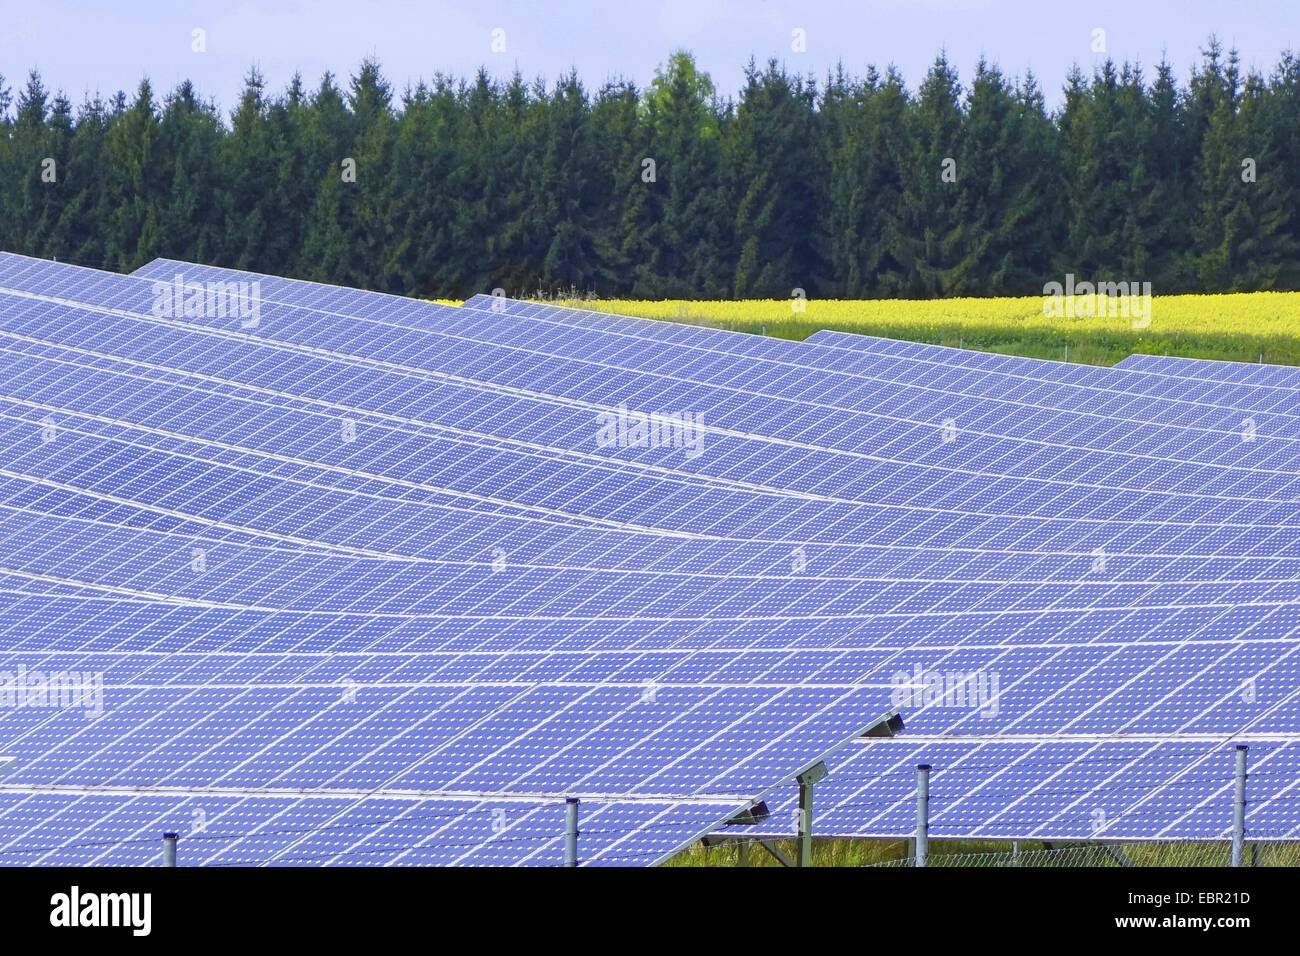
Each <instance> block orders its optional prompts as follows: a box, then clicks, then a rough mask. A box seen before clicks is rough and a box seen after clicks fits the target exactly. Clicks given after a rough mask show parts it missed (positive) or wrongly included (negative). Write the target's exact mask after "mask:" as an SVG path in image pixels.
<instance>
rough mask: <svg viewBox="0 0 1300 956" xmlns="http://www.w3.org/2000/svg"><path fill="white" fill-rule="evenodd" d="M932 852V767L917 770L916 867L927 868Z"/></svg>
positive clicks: (920, 766) (922, 766) (925, 766)
mask: <svg viewBox="0 0 1300 956" xmlns="http://www.w3.org/2000/svg"><path fill="white" fill-rule="evenodd" d="M929 850H930V765H929V764H928V763H923V764H921V765H919V766H918V767H917V768H916V865H917V866H925V861H926V858H927V857H928V856H929Z"/></svg>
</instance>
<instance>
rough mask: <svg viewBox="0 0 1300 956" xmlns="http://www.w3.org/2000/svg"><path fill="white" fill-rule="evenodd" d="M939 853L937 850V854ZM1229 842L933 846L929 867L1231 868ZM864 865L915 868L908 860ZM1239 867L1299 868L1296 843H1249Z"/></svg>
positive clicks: (1299, 860) (1299, 861)
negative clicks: (948, 849)
mask: <svg viewBox="0 0 1300 956" xmlns="http://www.w3.org/2000/svg"><path fill="white" fill-rule="evenodd" d="M936 850H937V852H936ZM1231 863H1232V845H1231V844H1230V843H1137V844H1117V843H1079V844H1070V845H1068V846H1051V847H1039V846H1037V845H1036V846H1035V848H1034V849H1028V848H1025V847H1017V846H1012V847H1009V848H1007V849H997V850H990V851H987V852H974V853H971V852H945V851H943V850H942V849H937V848H936V847H935V845H933V844H932V845H931V851H930V853H929V854H928V855H927V858H926V865H927V866H971V867H993V866H1076V867H1080V866H1147V867H1151V866H1230V865H1231ZM864 865H866V866H915V865H916V861H915V859H914V858H913V857H911V856H900V857H897V858H895V859H892V860H882V861H880V862H876V863H868V864H864ZM1242 865H1243V866H1298V865H1300V844H1298V843H1288V842H1282V841H1269V842H1262V843H1247V844H1246V847H1245V853H1244V854H1243V859H1242Z"/></svg>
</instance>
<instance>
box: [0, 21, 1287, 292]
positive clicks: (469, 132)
mask: <svg viewBox="0 0 1300 956" xmlns="http://www.w3.org/2000/svg"><path fill="white" fill-rule="evenodd" d="M0 133H2V134H3V135H0V248H4V249H7V250H9V251H13V252H21V253H26V254H29V255H35V256H41V257H46V258H58V259H60V260H65V261H70V262H76V263H82V264H86V265H93V266H97V267H102V268H108V269H114V270H131V269H134V268H136V267H138V266H139V265H141V264H143V263H145V262H147V261H149V260H150V259H153V258H155V257H158V256H169V257H172V258H176V259H183V260H192V261H199V262H204V263H210V264H215V265H223V266H232V267H236V268H241V269H251V270H254V271H258V272H266V273H274V274H279V275H289V276H298V277H302V278H308V279H314V280H317V281H322V282H330V283H339V284H344V285H351V286H358V287H363V288H370V289H379V290H384V291H390V292H397V293H404V294H413V295H420V296H426V297H440V296H449V297H461V296H467V295H470V294H473V293H475V292H481V291H487V290H491V289H494V288H501V289H504V290H506V291H507V292H508V293H510V294H531V293H534V292H536V291H539V290H540V291H550V292H554V291H567V290H573V289H576V290H578V291H582V292H588V291H590V292H595V293H598V294H601V295H611V296H614V295H617V296H630V297H645V298H664V297H682V298H731V297H780V298H784V297H789V296H791V295H796V294H798V293H796V292H795V291H794V290H803V293H804V294H806V295H808V296H821V297H842V298H847V297H878V296H902V297H933V296H948V295H1003V294H1040V293H1041V292H1042V288H1043V286H1044V284H1045V283H1046V282H1048V281H1051V280H1059V279H1060V277H1061V276H1062V275H1064V274H1065V273H1067V272H1068V273H1074V274H1076V275H1078V276H1080V277H1082V278H1086V279H1089V280H1092V281H1117V280H1127V281H1149V282H1151V283H1152V286H1153V288H1154V290H1155V292H1156V293H1157V294H1161V293H1172V292H1226V291H1236V290H1254V289H1274V288H1276V289H1283V288H1287V289H1294V288H1300V256H1297V252H1298V251H1300V207H1298V206H1297V194H1296V187H1295V185H1294V183H1295V179H1296V175H1297V174H1300V60H1297V59H1296V58H1295V57H1294V56H1293V55H1292V54H1291V53H1289V52H1288V53H1286V54H1283V55H1282V57H1281V58H1280V60H1279V62H1278V63H1277V65H1276V67H1275V68H1274V69H1273V70H1272V72H1271V73H1270V74H1268V75H1267V76H1265V75H1262V74H1260V73H1258V72H1256V71H1245V70H1243V69H1242V67H1241V65H1240V63H1239V59H1238V57H1237V55H1236V53H1235V52H1233V51H1228V52H1225V51H1224V50H1223V49H1222V47H1221V46H1220V44H1219V43H1218V42H1217V41H1215V40H1214V39H1213V38H1211V40H1210V41H1209V43H1208V45H1207V48H1206V49H1205V50H1203V51H1202V53H1201V59H1200V61H1199V62H1198V63H1197V64H1196V66H1195V67H1194V68H1193V70H1192V71H1191V75H1190V79H1189V80H1188V82H1187V83H1186V84H1185V85H1180V84H1179V82H1178V81H1177V79H1176V77H1175V75H1174V72H1173V69H1172V67H1171V66H1170V65H1169V64H1168V63H1167V62H1162V63H1160V64H1159V65H1158V66H1157V67H1156V68H1155V71H1154V73H1153V74H1152V75H1151V76H1150V77H1148V75H1147V74H1146V73H1144V71H1143V70H1142V69H1141V68H1140V67H1139V66H1136V65H1133V64H1128V63H1125V64H1118V65H1117V64H1115V63H1113V62H1111V61H1109V60H1108V61H1106V62H1104V63H1102V64H1101V65H1099V66H1097V67H1095V68H1094V69H1093V70H1092V72H1091V73H1090V74H1085V73H1084V72H1083V71H1082V70H1080V69H1079V68H1078V67H1077V66H1076V67H1075V68H1074V69H1073V71H1072V72H1071V73H1070V75H1069V77H1068V79H1067V82H1066V85H1065V89H1064V96H1063V101H1062V104H1061V105H1060V107H1059V108H1056V109H1052V110H1049V109H1048V107H1047V105H1046V101H1045V97H1044V95H1043V92H1042V90H1041V88H1040V86H1039V85H1038V83H1037V81H1036V80H1035V79H1034V77H1033V76H1032V75H1027V76H1024V77H1019V78H1011V77H1008V76H1006V75H1004V74H1003V73H1002V72H1001V71H1000V70H999V68H998V67H997V66H996V65H993V64H990V63H988V62H986V61H981V62H979V63H978V64H977V65H976V66H975V68H974V72H973V75H972V76H971V77H970V80H969V85H968V86H963V85H962V83H961V81H960V78H959V76H958V73H957V71H956V70H955V69H954V68H953V66H952V65H951V64H950V63H949V62H948V60H947V59H946V58H945V57H944V56H940V57H938V58H937V59H936V60H935V62H934V64H933V65H932V67H931V68H930V69H929V71H928V72H927V73H926V75H925V77H924V78H923V79H922V81H921V82H920V84H919V86H918V87H917V88H916V89H915V90H911V89H909V88H908V86H907V85H906V84H905V82H904V79H903V77H902V76H900V75H899V73H898V71H897V70H895V69H892V68H890V69H887V70H884V71H883V72H882V71H878V70H876V69H875V68H874V67H873V68H869V69H867V70H866V72H865V74H863V75H860V76H858V75H851V74H850V73H848V72H846V71H845V70H844V69H843V68H840V69H837V70H835V71H834V72H833V73H831V74H830V75H829V76H827V77H826V78H825V79H823V80H820V81H818V80H817V79H815V78H814V77H811V76H803V75H800V74H797V73H791V72H789V71H788V70H787V69H786V68H785V67H784V66H783V65H781V64H778V63H777V62H775V61H772V62H769V63H767V64H766V65H764V66H761V67H760V66H758V65H756V64H754V63H752V62H751V63H750V65H749V67H748V68H747V70H746V74H745V83H744V87H743V89H742V90H741V91H740V93H739V96H738V97H737V98H725V99H724V98H722V97H720V96H719V95H718V94H717V93H716V90H715V88H714V85H713V83H712V81H711V80H710V78H709V76H708V74H707V73H705V72H703V71H701V70H700V69H698V68H697V66H696V64H695V62H694V60H693V58H692V57H691V55H690V54H689V53H686V52H684V51H679V52H677V53H674V54H673V55H672V56H671V57H670V58H669V59H668V60H667V61H666V63H665V64H664V65H663V66H662V67H661V68H660V69H659V70H658V71H656V74H655V77H654V79H653V81H652V82H650V83H649V84H648V85H647V86H646V87H645V88H644V89H638V88H637V87H636V86H635V85H634V84H632V83H630V82H627V81H625V80H611V81H609V82H606V83H605V84H604V85H602V86H600V87H599V88H598V89H595V90H594V91H592V90H588V89H587V88H586V86H584V84H583V83H582V81H581V80H580V78H579V77H578V76H577V74H576V72H572V73H569V74H568V75H565V76H563V77H561V78H560V79H559V80H558V81H556V82H555V83H553V84H547V83H545V82H543V81H541V80H537V81H533V82H527V81H525V80H524V79H523V78H522V77H521V76H519V75H517V74H516V75H515V76H513V77H511V78H510V79H509V80H504V81H501V80H495V79H493V78H492V77H491V76H490V75H489V74H487V73H486V72H485V71H480V72H479V74H478V75H477V76H475V77H474V78H473V79H472V80H471V79H468V78H457V77H452V76H446V75H437V76H435V77H434V78H433V80H432V81H430V82H428V83H424V82H421V83H420V84H418V85H416V86H414V87H412V88H409V89H407V90H405V91H404V92H403V93H401V94H400V95H398V94H396V93H395V92H394V90H393V88H392V86H391V84H390V83H389V82H388V81H387V80H386V79H385V78H384V76H383V74H382V71H381V70H380V67H379V65H378V64H377V63H375V62H374V61H369V60H368V61H366V62H364V63H363V64H362V65H361V67H360V68H359V70H358V71H357V73H356V74H355V75H354V76H352V77H350V79H349V81H348V82H347V83H346V84H340V82H339V81H338V80H336V79H335V77H333V76H332V75H329V74H327V75H326V76H325V77H324V78H323V79H322V80H321V82H320V84H319V85H318V86H317V87H316V89H315V90H309V89H307V88H306V87H305V86H304V84H303V81H302V79H301V77H295V78H294V79H293V80H292V82H291V83H290V84H289V86H288V87H287V89H285V90H284V91H282V92H280V93H271V92H268V91H267V89H266V88H265V84H264V81H263V78H262V77H261V76H260V75H259V74H258V73H257V72H256V71H253V72H252V73H250V75H249V76H248V77H247V79H246V82H245V85H244V89H243V92H242V95H241V98H240V100H239V103H238V105H237V106H236V107H235V108H234V109H233V110H232V111H231V112H230V114H229V116H228V117H226V116H224V115H223V114H222V112H221V111H220V110H219V109H218V108H217V106H216V105H215V103H214V102H212V101H211V100H207V99H204V98H203V97H202V96H201V95H200V93H199V92H198V91H197V90H196V89H195V88H194V86H193V85H192V84H191V83H189V82H185V83H182V84H181V85H180V86H179V87H178V88H177V89H175V90H174V91H172V92H170V93H168V94H166V95H165V96H163V97H162V98H161V100H159V98H158V97H157V95H156V94H155V91H154V90H153V88H152V87H151V85H150V84H149V82H148V81H147V80H146V81H144V82H142V83H141V84H140V86H139V89H138V90H137V91H136V93H135V95H134V97H128V96H127V95H126V94H124V93H121V92H119V93H117V94H116V95H115V96H113V97H111V98H108V99H104V98H101V97H98V96H95V97H87V98H86V100H85V101H84V102H83V103H82V104H81V105H80V106H79V107H76V108H75V109H74V107H73V105H72V103H71V101H70V100H69V99H68V98H67V97H66V96H65V95H63V94H61V93H54V94H52V93H51V92H49V91H48V90H47V88H46V87H45V85H44V82H43V80H42V78H41V77H40V76H39V75H38V74H37V73H36V72H33V73H31V74H30V75H29V77H28V79H27V82H26V84H25V85H24V86H23V87H22V88H21V89H19V90H17V91H16V92H15V91H14V90H12V89H11V88H9V87H8V86H6V83H5V80H4V79H3V77H0Z"/></svg>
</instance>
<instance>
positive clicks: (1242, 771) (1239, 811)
mask: <svg viewBox="0 0 1300 956" xmlns="http://www.w3.org/2000/svg"><path fill="white" fill-rule="evenodd" d="M1246 750H1247V747H1246V745H1245V744H1238V745H1237V793H1236V795H1235V797H1234V799H1233V801H1232V865H1233V866H1241V865H1242V862H1243V859H1244V857H1245V849H1246Z"/></svg>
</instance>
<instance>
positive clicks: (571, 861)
mask: <svg viewBox="0 0 1300 956" xmlns="http://www.w3.org/2000/svg"><path fill="white" fill-rule="evenodd" d="M564 865H565V866H577V865H578V798H577V797H565V798H564Z"/></svg>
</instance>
